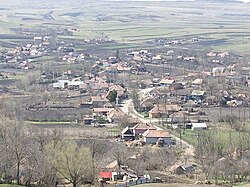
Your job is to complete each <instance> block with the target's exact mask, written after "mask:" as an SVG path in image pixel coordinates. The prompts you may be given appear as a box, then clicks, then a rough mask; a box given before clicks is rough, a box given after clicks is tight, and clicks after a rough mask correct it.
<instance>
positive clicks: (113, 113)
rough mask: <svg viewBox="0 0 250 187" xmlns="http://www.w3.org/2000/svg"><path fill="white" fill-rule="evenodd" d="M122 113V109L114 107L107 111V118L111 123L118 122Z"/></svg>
mask: <svg viewBox="0 0 250 187" xmlns="http://www.w3.org/2000/svg"><path fill="white" fill-rule="evenodd" d="M122 115H123V113H122V111H120V110H119V109H116V108H112V109H111V110H110V111H109V112H108V113H107V119H108V121H109V122H110V123H118V122H119V120H120V118H121V116H122Z"/></svg>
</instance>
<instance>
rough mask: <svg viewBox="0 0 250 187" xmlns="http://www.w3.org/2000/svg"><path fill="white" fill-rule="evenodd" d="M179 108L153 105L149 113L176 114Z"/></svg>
mask: <svg viewBox="0 0 250 187" xmlns="http://www.w3.org/2000/svg"><path fill="white" fill-rule="evenodd" d="M180 110H181V107H180V106H178V105H155V106H154V108H152V109H151V110H150V111H149V113H162V112H165V111H166V112H168V111H173V112H177V111H180Z"/></svg>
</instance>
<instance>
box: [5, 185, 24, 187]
mask: <svg viewBox="0 0 250 187" xmlns="http://www.w3.org/2000/svg"><path fill="white" fill-rule="evenodd" d="M0 187H24V186H20V185H16V184H0Z"/></svg>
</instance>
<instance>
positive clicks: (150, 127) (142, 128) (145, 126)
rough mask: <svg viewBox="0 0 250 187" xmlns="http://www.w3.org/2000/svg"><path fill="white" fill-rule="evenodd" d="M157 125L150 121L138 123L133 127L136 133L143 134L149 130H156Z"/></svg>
mask: <svg viewBox="0 0 250 187" xmlns="http://www.w3.org/2000/svg"><path fill="white" fill-rule="evenodd" d="M155 129H156V128H155V126H154V125H152V124H148V123H138V124H136V125H135V126H134V127H132V130H133V132H134V134H135V135H140V134H143V133H144V132H145V131H147V130H155Z"/></svg>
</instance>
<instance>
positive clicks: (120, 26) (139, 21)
mask: <svg viewBox="0 0 250 187" xmlns="http://www.w3.org/2000/svg"><path fill="white" fill-rule="evenodd" d="M28 3H29V1H27V0H26V1H24V2H23V4H27V6H26V7H25V8H23V7H24V6H21V5H18V4H16V7H15V9H14V10H13V9H12V5H11V1H10V2H6V5H5V6H6V7H4V8H5V9H3V10H1V13H0V22H1V28H0V33H2V34H13V33H14V32H13V30H12V29H13V28H18V27H21V28H35V27H37V26H39V27H42V28H47V27H67V28H69V27H71V28H72V27H74V28H77V31H76V32H74V34H73V36H71V37H70V38H72V39H93V38H96V37H99V38H103V37H104V38H105V37H109V38H111V39H114V40H116V41H119V42H121V43H125V44H126V43H127V44H128V46H126V45H120V46H119V47H118V48H128V47H133V45H135V46H137V45H138V44H142V43H145V42H150V41H153V40H154V39H156V38H166V39H177V38H185V37H190V36H191V37H192V36H193V37H202V38H206V39H209V40H217V39H220V40H221V41H223V42H214V44H212V45H206V44H201V45H203V47H204V48H207V47H209V48H212V49H213V50H220V51H224V50H227V51H234V52H246V50H247V48H248V47H249V40H250V33H249V28H250V19H249V17H250V15H249V14H248V10H249V6H250V5H248V4H243V3H227V4H223V3H205V2H202V3H201V2H189V3H186V4H183V3H182V2H167V1H165V2H150V1H148V2H144V3H143V4H142V3H140V2H134V1H133V2H130V3H129V4H128V3H126V2H123V1H114V2H111V4H112V6H109V5H110V2H108V1H104V2H102V1H95V2H85V3H81V2H77V1H76V2H74V3H72V4H66V3H65V2H64V3H62V2H51V4H49V3H48V4H45V5H44V8H43V9H39V10H38V11H36V10H35V11H34V7H36V3H34V4H32V6H31V5H28ZM65 4H66V6H65ZM232 11H233V12H234V13H231V12H232ZM1 38H2V37H1ZM2 42H8V43H10V44H15V43H16V42H17V40H16V41H14V40H13V39H3V40H2Z"/></svg>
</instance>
